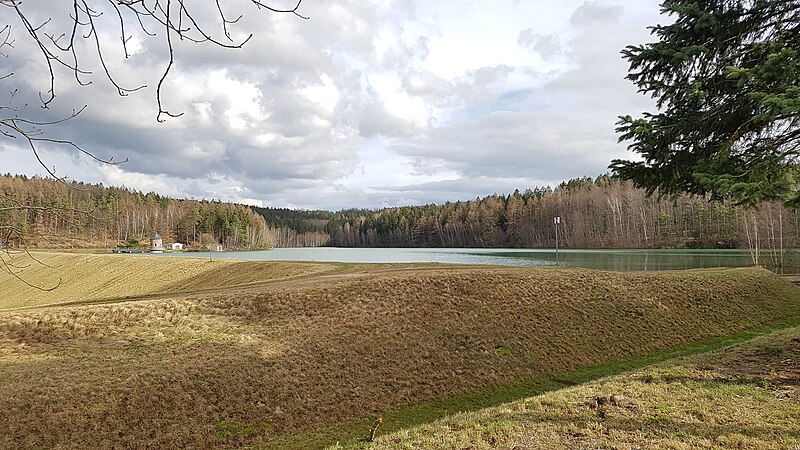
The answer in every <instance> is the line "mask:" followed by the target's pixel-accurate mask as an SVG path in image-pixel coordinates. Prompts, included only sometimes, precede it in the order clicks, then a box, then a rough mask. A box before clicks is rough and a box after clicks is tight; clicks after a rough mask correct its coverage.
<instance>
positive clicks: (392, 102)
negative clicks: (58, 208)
mask: <svg viewBox="0 0 800 450" xmlns="http://www.w3.org/2000/svg"><path fill="white" fill-rule="evenodd" d="M98 5H100V6H99V7H102V8H107V6H106V4H105V3H103V2H99V3H98ZM250 6H251V5H250V3H249V2H232V3H229V4H226V6H225V7H226V12H227V14H228V15H230V16H231V17H235V15H238V13H244V14H245V15H244V17H243V19H242V20H241V21H240V22H239V23H236V24H231V25H229V28H230V30H231V33H232V37H233V38H234V39H235V40H236V39H242V38H244V37H246V36H247V34H248V33H249V32H252V33H253V34H254V37H253V38H252V40H251V41H250V42H248V43H247V44H246V45H245V46H244V47H243V48H241V49H221V48H217V47H214V46H211V45H205V44H195V43H192V42H186V41H184V42H177V43H176V54H175V56H176V61H175V66H174V68H173V71H172V73H171V75H170V77H168V78H167V80H166V82H165V84H164V104H165V107H166V108H167V109H169V110H170V111H171V112H174V113H183V116H181V117H180V118H177V119H172V118H171V119H169V120H168V121H167V122H166V123H163V124H160V123H157V122H156V121H155V115H156V112H157V108H156V105H155V86H156V85H157V83H158V80H159V78H160V76H161V74H162V73H163V70H164V68H165V64H166V59H165V58H166V56H167V53H166V49H165V48H164V46H163V44H160V43H158V41H157V40H154V39H151V38H148V37H147V36H145V35H143V34H142V33H136V32H133V31H132V32H131V34H132V35H133V38H132V39H131V40H130V41H129V53H130V58H128V59H127V60H126V59H125V58H123V55H122V52H121V51H120V49H119V45H118V42H119V36H118V34H116V33H115V32H114V31H115V29H114V27H115V24H114V21H109V22H107V23H106V22H104V25H102V27H101V33H100V36H101V37H102V38H103V41H102V43H103V45H104V48H109V49H112V48H115V46H116V50H109V53H108V55H109V59H108V61H107V63H108V65H109V68H110V69H111V71H112V73H113V74H114V76H115V77H116V79H118V80H119V81H120V82H121V83H124V84H125V85H131V86H132V85H136V84H137V83H139V84H142V83H143V84H147V85H148V87H147V88H145V89H143V90H141V91H139V92H135V93H132V94H131V95H129V96H127V97H124V98H120V97H119V96H118V95H117V93H116V91H115V89H113V87H112V86H111V84H110V83H109V82H108V81H107V80H105V79H104V77H103V76H102V73H103V72H102V68H101V67H100V66H99V65H98V61H97V60H96V59H92V58H91V50H92V47H91V45H88V46H82V47H81V48H80V49H79V54H80V55H81V57H82V58H84V59H83V60H84V61H85V62H86V64H88V68H90V69H91V70H92V71H93V72H94V73H93V75H91V76H89V75H87V76H86V78H87V79H90V80H91V81H92V84H91V85H90V86H86V87H82V86H79V85H78V84H77V83H75V82H74V81H71V80H74V77H73V75H72V74H71V73H70V72H69V71H68V70H63V71H61V72H59V73H60V75H62V76H61V77H60V78H59V80H58V84H57V86H56V88H57V90H56V92H57V94H58V97H57V100H56V102H54V103H53V105H52V106H51V109H49V110H41V109H40V108H39V107H38V106H37V98H38V93H39V91H43V90H45V89H46V88H47V84H48V77H47V75H46V71H45V70H43V65H42V61H41V60H40V59H37V58H36V49H35V47H33V46H32V45H31V44H30V42H29V40H27V39H26V38H25V35H24V34H23V33H22V31H23V29H22V28H21V27H19V26H15V29H14V33H15V35H14V38H15V48H14V49H12V51H8V53H9V58H8V59H5V61H4V63H5V62H8V63H9V64H8V67H9V70H13V71H14V72H15V73H16V75H15V76H14V77H13V78H12V79H6V80H2V81H0V83H3V85H2V87H3V88H4V89H5V90H6V91H11V90H13V89H15V88H19V89H20V95H19V100H20V101H21V102H23V103H24V102H28V103H29V104H30V105H31V106H29V108H28V109H27V110H26V112H30V113H31V114H33V116H34V117H36V118H41V119H43V120H47V119H57V118H60V117H63V116H64V115H65V114H69V112H70V111H71V110H72V109H73V108H76V107H80V106H82V105H83V104H86V103H88V104H89V107H88V109H87V110H86V111H85V112H84V113H83V114H81V116H80V117H78V118H77V119H74V120H71V121H69V122H68V123H66V124H63V125H61V126H59V127H55V128H53V129H52V131H50V132H51V133H53V137H57V138H64V139H72V140H74V141H75V142H77V143H79V144H81V145H82V146H83V147H84V148H86V149H88V150H91V151H92V152H95V153H97V154H98V156H101V157H110V156H114V157H115V159H116V160H120V159H124V158H129V160H130V162H129V163H127V164H124V165H121V166H113V167H110V166H97V165H95V164H94V163H92V162H90V161H87V160H85V159H81V158H77V157H73V156H74V155H73V156H69V155H71V153H69V152H70V151H69V149H67V148H55V147H51V146H44V148H43V155H44V156H45V158H46V159H48V161H50V162H53V163H56V164H57V165H58V166H59V168H61V169H63V170H64V171H67V172H70V173H69V174H70V175H71V176H73V177H74V178H79V179H83V180H86V181H92V182H97V181H102V182H103V183H106V184H120V183H121V184H126V185H128V186H130V187H134V188H136V189H143V190H157V191H159V192H161V193H163V194H168V195H176V196H192V197H214V198H220V199H223V200H231V201H240V202H247V203H250V204H263V205H270V206H287V205H295V206H299V207H305V208H332V209H335V208H343V207H372V206H394V205H397V204H402V203H415V204H419V203H428V202H430V201H446V200H449V199H459V198H462V199H463V198H474V197H475V196H477V195H486V194H490V193H492V192H510V191H513V189H515V188H519V189H525V188H526V187H530V186H531V185H533V184H544V183H551V184H552V183H556V182H559V181H561V180H562V179H566V178H570V177H576V176H582V175H596V174H598V173H601V172H604V171H605V170H606V165H607V164H608V161H609V160H610V159H611V158H614V157H620V156H624V155H625V149H624V146H623V145H620V144H617V143H616V136H615V134H614V131H613V123H614V121H615V120H616V116H617V115H619V114H629V113H630V114H636V113H639V112H640V111H642V110H645V109H648V108H650V107H651V104H650V101H649V100H647V99H645V98H643V97H641V96H639V95H637V94H636V92H635V87H634V86H632V85H631V84H630V83H628V82H626V81H625V80H623V77H624V75H625V71H626V70H627V65H626V63H625V62H624V61H622V60H621V59H620V55H619V50H620V49H621V48H622V47H624V46H625V45H627V44H631V43H638V42H642V41H645V40H650V39H651V38H650V37H649V34H648V30H647V29H646V27H647V26H648V25H652V24H655V23H657V22H659V21H662V22H663V20H664V18H661V17H659V16H658V9H659V7H658V2H657V1H656V0H648V1H639V0H611V1H608V2H604V1H583V0H565V1H563V2H549V1H545V0H529V1H514V0H497V1H489V0H470V1H467V2H456V1H455V0H446V1H440V2H423V1H420V0H359V1H356V0H343V1H341V2H312V1H310V0H306V1H305V2H304V3H303V6H302V10H303V13H304V14H307V15H309V16H311V19H310V20H308V21H306V20H302V19H299V18H296V17H294V16H291V15H278V14H272V13H265V12H264V11H261V12H259V11H257V10H255V9H251V8H250ZM22 7H24V8H29V11H31V14H32V15H31V17H35V18H36V21H37V23H38V22H39V21H43V20H45V19H46V18H47V17H49V16H50V15H55V14H56V13H57V11H58V10H56V9H54V8H56V7H53V6H52V5H50V4H49V3H48V4H47V5H45V4H38V3H35V2H34V3H31V2H27V3H25V4H23V6H22ZM193 7H195V8H199V9H202V10H203V13H202V14H201V15H200V16H199V17H200V18H202V19H203V20H206V21H208V20H213V19H214V17H215V14H216V6H215V5H214V4H213V2H212V3H208V4H203V3H199V4H198V5H197V6H193ZM59 8H61V9H64V7H63V6H62V7H59ZM8 10H9V8H0V19H5V20H6V21H7V22H8V23H15V22H14V21H15V20H16V19H15V17H14V16H13V15H12V14H10V12H11V11H8ZM37 10H38V11H37ZM64 10H65V9H64ZM65 11H66V10H65ZM107 17H110V18H113V17H114V16H113V15H109V16H107ZM0 21H1V20H0ZM207 23H209V24H213V22H207ZM61 25H63V24H58V23H53V24H49V25H48V27H53V28H52V30H51V31H54V32H56V35H58V34H59V31H61V29H59V28H58V27H59V26H61ZM215 26H216V25H215ZM62 28H63V27H62ZM211 29H213V30H214V33H215V36H221V34H220V31H221V30H220V29H219V27H218V26H216V28H215V27H214V26H212V27H211ZM89 44H91V43H89ZM59 70H60V69H59ZM3 139H4V138H3ZM0 145H3V146H5V147H6V150H5V151H3V152H0V153H1V154H0V172H5V171H15V172H24V173H35V172H37V171H38V172H41V171H40V169H38V168H37V167H38V166H37V164H36V163H35V160H34V159H33V158H32V155H31V154H30V152H28V151H25V150H24V149H22V150H20V147H16V145H18V144H16V143H15V142H13V141H10V140H8V139H6V140H5V141H0ZM447 196H450V197H447Z"/></svg>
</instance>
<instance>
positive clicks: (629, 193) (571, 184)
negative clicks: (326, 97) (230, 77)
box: [0, 175, 800, 249]
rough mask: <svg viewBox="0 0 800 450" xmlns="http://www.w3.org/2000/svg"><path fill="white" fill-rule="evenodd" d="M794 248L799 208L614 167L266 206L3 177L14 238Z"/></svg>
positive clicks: (94, 242)
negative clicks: (747, 202)
mask: <svg viewBox="0 0 800 450" xmlns="http://www.w3.org/2000/svg"><path fill="white" fill-rule="evenodd" d="M554 217H560V223H559V224H558V225H557V226H558V227H559V229H558V233H559V245H560V246H562V247H567V248H570V247H571V248H751V249H753V248H755V249H759V248H771V249H783V248H789V247H796V246H798V243H799V242H800V215H799V214H798V212H797V211H796V210H794V209H789V208H786V207H784V206H783V205H782V204H780V203H775V202H772V203H763V204H761V205H759V206H758V207H755V208H752V207H744V206H737V205H735V204H734V203H733V202H731V201H711V200H710V199H708V198H704V197H699V196H689V195H680V196H672V197H659V196H658V195H652V196H648V195H647V194H646V192H645V191H644V190H642V189H638V188H635V187H634V186H633V185H632V184H631V183H630V182H626V181H620V180H618V179H616V178H614V177H610V176H608V175H601V176H598V177H597V178H594V179H593V178H591V177H584V178H576V179H572V180H569V181H565V182H563V183H561V184H559V185H558V186H556V187H555V188H551V187H549V186H547V187H534V188H529V189H525V190H524V191H519V190H517V191H515V192H513V193H511V194H508V195H498V194H494V195H489V196H486V197H483V198H476V199H474V200H468V201H456V202H448V203H445V204H442V205H433V204H431V205H423V206H406V207H398V208H384V209H379V210H365V209H350V210H342V211H338V212H331V211H303V210H290V209H284V208H259V207H249V206H244V205H236V204H229V203H222V202H219V201H206V200H194V199H171V198H168V197H164V196H161V195H158V194H156V193H152V192H150V193H146V194H145V193H140V192H137V191H134V190H130V189H126V188H117V187H104V186H102V185H92V184H84V183H79V182H72V183H64V182H60V181H57V180H53V179H48V178H41V177H26V176H21V175H4V176H0V230H2V232H3V236H2V241H3V242H5V243H6V245H9V246H22V245H24V246H28V247H49V248H64V247H78V248H79V247H105V248H109V247H113V246H116V245H131V244H133V245H135V244H136V243H141V244H145V243H146V240H147V239H148V238H149V236H150V235H151V234H152V233H154V232H158V233H160V234H161V235H162V237H163V238H164V240H165V243H166V242H183V243H185V244H188V245H189V246H190V247H194V248H198V249H200V248H205V247H204V246H206V245H210V244H222V245H223V246H224V247H225V248H228V249H264V248H270V247H304V246H306V247H311V246H336V247H511V248H547V247H553V246H554V245H555V234H556V228H555V227H556V225H555V224H554V220H553V218H554Z"/></svg>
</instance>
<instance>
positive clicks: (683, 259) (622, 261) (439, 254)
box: [165, 247, 800, 273]
mask: <svg viewBox="0 0 800 450" xmlns="http://www.w3.org/2000/svg"><path fill="white" fill-rule="evenodd" d="M165 256H195V257H203V256H205V257H209V256H210V257H212V258H214V259H219V258H230V259H250V260H272V261H326V262H327V261H330V262H359V263H414V262H438V263H450V264H492V265H507V266H555V265H556V263H557V262H558V265H559V266H565V267H583V268H589V269H604V270H619V271H631V270H648V271H649V270H680V269H697V268H710V267H749V266H752V260H751V259H750V254H749V253H748V252H747V251H746V250H572V249H569V250H560V251H559V252H558V261H557V260H556V252H555V250H553V249H537V250H527V249H468V248H455V249H454V248H442V249H422V248H330V247H321V248H319V247H318V248H278V249H274V250H269V251H252V252H221V253H217V252H214V253H211V254H209V253H171V254H165ZM762 261H763V264H765V265H767V266H768V268H770V267H769V262H770V257H769V255H768V254H766V255H764V258H763V260H762ZM787 263H789V264H786V265H785V266H784V271H785V272H786V273H799V272H800V267H799V266H798V264H797V260H796V258H792V257H789V258H787Z"/></svg>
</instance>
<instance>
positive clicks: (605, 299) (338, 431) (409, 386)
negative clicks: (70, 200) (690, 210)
mask: <svg viewBox="0 0 800 450" xmlns="http://www.w3.org/2000/svg"><path fill="white" fill-rule="evenodd" d="M133 259H136V258H133ZM119 261H127V259H125V258H122V259H120V260H119ZM398 267H399V268H398V270H396V271H392V270H391V269H389V270H383V271H381V272H379V273H373V272H369V271H367V272H365V273H362V274H356V275H353V274H350V275H348V276H339V277H325V278H324V279H325V282H324V283H323V282H322V281H320V282H319V283H314V282H313V280H314V278H307V279H306V281H305V282H303V283H289V284H282V285H269V284H264V285H262V286H258V287H253V288H251V289H242V290H238V291H236V292H235V293H226V292H205V293H202V294H189V295H184V296H180V297H175V298H157V299H149V300H140V301H135V302H120V303H111V304H98V305H87V306H69V307H66V306H56V307H48V308H44V309H38V310H30V311H12V312H5V313H0V379H2V380H3V383H0V423H4V424H6V426H5V427H4V428H0V448H6V447H9V448H33V447H55V446H59V447H61V448H86V447H110V446H112V445H117V446H122V447H129V448H144V447H148V446H150V447H158V448H181V447H190V448H208V447H212V446H214V447H217V448H235V447H240V446H254V447H258V448H269V447H273V448H290V447H296V448H309V447H321V446H324V445H325V444H330V443H334V442H336V441H343V442H344V441H348V440H350V439H352V438H353V437H356V436H359V435H362V434H364V432H365V431H366V430H367V428H368V426H369V422H370V419H371V418H372V417H374V416H377V415H385V417H386V418H387V422H386V423H385V425H384V428H382V431H384V430H385V431H390V430H392V429H398V428H399V427H404V426H409V425H412V424H415V423H420V422H423V421H428V420H431V419H433V418H435V417H436V416H437V415H441V414H442V413H445V412H448V411H452V410H453V409H464V408H465V406H464V405H467V406H466V408H477V407H481V406H485V405H487V404H497V403H498V402H499V401H506V400H509V399H510V398H514V397H517V398H519V397H521V396H524V395H529V393H530V392H531V389H529V387H525V386H527V385H526V384H525V383H522V384H520V383H519V381H520V380H534V381H535V382H534V383H533V384H536V382H538V381H537V380H539V381H541V380H545V382H551V384H555V385H556V386H557V385H558V383H552V381H553V377H560V376H561V375H563V374H565V373H571V372H572V373H581V368H585V367H588V366H594V367H601V368H604V369H601V370H599V371H598V370H596V371H595V372H591V371H586V372H584V375H581V376H583V377H585V378H591V377H593V376H594V375H597V374H602V373H605V372H604V371H605V370H608V368H609V367H618V368H619V367H625V364H616V363H615V362H619V361H626V360H630V359H633V358H637V357H643V356H645V355H652V354H658V353H659V352H662V354H663V352H666V351H669V350H670V349H674V348H679V347H683V346H687V345H691V344H696V343H699V342H704V341H708V340H711V339H714V338H716V337H719V336H730V335H734V334H737V333H742V332H745V331H746V330H752V329H756V328H763V327H769V326H775V325H776V324H779V323H786V322H787V321H792V320H796V319H797V318H798V317H799V316H800V301H799V300H800V296H798V290H797V289H796V288H795V287H793V286H791V285H790V284H789V283H787V282H785V281H783V280H780V279H779V278H777V277H776V276H774V275H773V274H771V273H769V272H767V271H763V270H754V269H740V270H705V271H690V272H663V273H611V272H598V271H589V270H557V269H535V268H475V267H448V268H442V267H440V268H433V267H431V268H426V269H425V270H419V269H416V268H414V267H407V266H398ZM400 269H402V270H400ZM147 273H148V272H146V271H143V272H142V273H141V274H140V275H139V276H138V277H137V278H136V279H135V282H136V283H148V278H147V277H148V275H147ZM320 280H322V279H320ZM640 361H642V360H640ZM577 378H580V377H578V376H576V379H577ZM548 380H549V381H548ZM540 384H541V383H540ZM545 384H547V383H545ZM518 386H523V387H525V388H524V389H519V388H517V387H518ZM475 392H478V393H489V394H488V395H485V396H484V395H475V394H474V393H475ZM470 393H473V394H470ZM509 397H510V398H509ZM426 405H428V406H426ZM430 405H433V406H432V407H429V406H430ZM393 412H398V413H396V414H394V415H393Z"/></svg>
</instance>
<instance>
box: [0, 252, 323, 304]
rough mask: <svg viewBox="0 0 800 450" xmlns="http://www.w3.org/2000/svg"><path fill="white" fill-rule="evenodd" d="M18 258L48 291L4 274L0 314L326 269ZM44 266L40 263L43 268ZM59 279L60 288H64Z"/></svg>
mask: <svg viewBox="0 0 800 450" xmlns="http://www.w3.org/2000/svg"><path fill="white" fill-rule="evenodd" d="M32 255H33V256H34V258H35V259H36V260H38V261H39V262H37V261H35V260H33V259H31V258H30V257H29V256H28V255H27V254H24V253H20V254H17V255H15V256H14V259H13V264H14V265H15V266H17V267H19V268H20V270H16V271H17V272H18V274H19V275H20V276H21V277H22V278H23V279H25V280H26V281H28V282H29V283H31V284H33V285H34V286H39V287H44V288H49V287H52V286H56V285H58V288H57V289H55V290H53V291H49V292H48V291H43V290H39V289H35V288H32V287H29V286H26V285H25V284H23V283H20V282H18V281H17V280H15V279H13V278H12V277H11V275H9V274H8V273H6V272H3V271H0V286H3V290H2V294H1V295H0V310H3V309H12V308H20V307H31V306H42V305H53V304H60V303H70V302H89V301H96V300H111V299H119V298H131V297H140V296H146V295H153V294H160V293H178V292H195V291H201V290H207V289H218V288H225V287H232V286H237V285H246V284H252V283H260V282H267V281H274V280H281V279H286V278H291V277H296V276H300V275H305V274H310V273H315V272H319V271H322V270H326V269H328V268H330V267H332V266H330V265H324V264H309V263H283V262H265V261H231V260H219V259H218V260H213V261H210V260H208V259H204V258H169V257H159V256H147V255H97V254H80V255H78V254H63V253H61V254H59V253H33V254H32ZM40 262H41V263H40ZM59 280H60V282H61V284H60V285H59Z"/></svg>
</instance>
